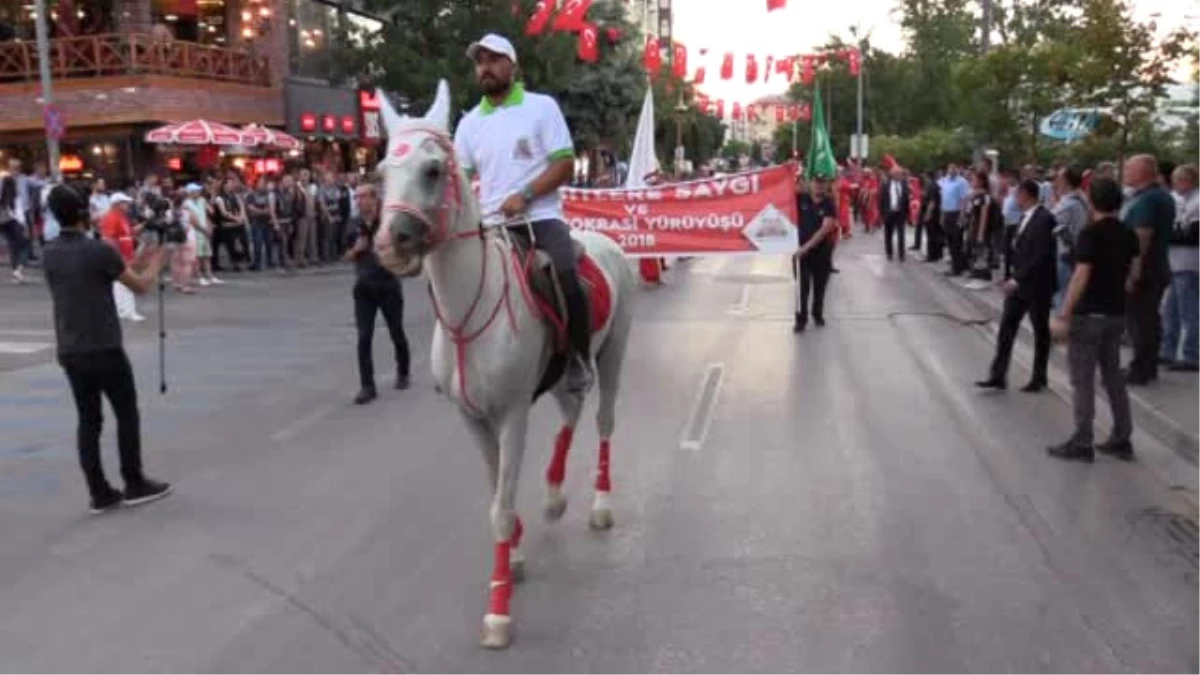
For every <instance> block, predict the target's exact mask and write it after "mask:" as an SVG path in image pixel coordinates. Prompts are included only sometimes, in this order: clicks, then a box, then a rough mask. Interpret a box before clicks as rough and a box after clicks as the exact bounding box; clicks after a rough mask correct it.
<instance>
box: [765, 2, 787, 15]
mask: <svg viewBox="0 0 1200 675" xmlns="http://www.w3.org/2000/svg"><path fill="white" fill-rule="evenodd" d="M777 9H787V0H767V11H768V12H774V11H775V10H777Z"/></svg>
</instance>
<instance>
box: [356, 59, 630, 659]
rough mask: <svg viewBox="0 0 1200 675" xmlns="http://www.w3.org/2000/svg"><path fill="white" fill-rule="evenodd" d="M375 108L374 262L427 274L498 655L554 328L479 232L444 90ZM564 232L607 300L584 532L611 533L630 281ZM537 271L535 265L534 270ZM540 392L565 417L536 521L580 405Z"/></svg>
mask: <svg viewBox="0 0 1200 675" xmlns="http://www.w3.org/2000/svg"><path fill="white" fill-rule="evenodd" d="M379 100H380V103H381V107H382V117H383V121H384V124H385V126H386V128H387V132H388V149H387V157H386V158H384V159H383V160H382V161H381V163H380V165H379V170H380V172H381V174H382V178H383V183H384V191H383V204H382V209H383V221H382V226H381V227H380V231H379V235H378V236H377V237H376V240H375V246H376V249H377V251H378V252H379V255H380V259H381V260H382V261H383V263H384V265H386V266H387V267H388V268H389V269H391V270H392V271H393V272H395V273H397V274H399V275H401V276H414V275H416V274H419V273H420V272H421V270H422V268H427V270H428V276H429V280H430V282H431V295H432V299H433V306H434V311H435V312H436V314H437V326H436V328H435V329H434V335H433V350H432V351H433V354H432V358H431V366H432V369H433V376H434V379H435V380H436V382H437V384H438V388H439V390H440V391H441V392H443V393H445V394H447V395H449V397H450V398H451V399H453V400H454V401H455V403H457V409H458V411H459V413H460V415H461V417H462V419H463V421H464V422H465V423H466V426H467V429H468V430H469V431H470V432H471V435H472V436H473V437H474V438H475V440H476V441H477V443H478V445H479V447H480V449H481V450H483V457H484V460H485V461H486V462H487V468H488V473H489V477H490V478H491V484H492V488H493V490H494V497H493V501H492V507H491V524H492V533H493V535H494V537H495V567H494V570H493V572H492V578H491V596H490V602H489V605H488V611H487V614H486V615H485V616H484V621H483V624H484V630H483V640H482V643H483V645H484V646H485V647H490V648H503V647H506V646H508V644H509V643H510V641H511V628H512V626H511V624H512V621H511V617H510V614H509V599H510V597H511V595H512V583H513V581H514V580H520V578H521V576H522V572H523V564H524V560H523V558H522V557H521V554H520V551H519V550H518V547H519V545H520V543H521V532H522V526H521V520H520V518H519V517H518V516H517V513H516V510H515V508H514V503H515V500H516V496H517V482H518V480H519V478H520V475H521V460H522V458H523V457H524V455H525V442H526V440H525V437H526V429H527V428H528V424H529V409H530V407H531V406H532V405H533V401H534V400H535V398H536V396H537V395H538V393H540V391H541V390H544V389H545V388H546V386H547V385H549V384H551V383H552V382H556V381H557V379H558V377H559V375H561V371H562V360H561V358H559V357H558V354H559V352H560V350H559V349H557V348H556V347H558V346H559V345H560V341H559V340H557V339H556V338H557V337H558V334H557V333H558V331H556V330H554V329H552V328H551V327H550V324H549V323H548V321H547V319H548V317H547V316H546V314H545V308H546V306H545V305H544V304H543V303H540V302H539V301H537V300H535V298H534V294H533V292H532V290H531V288H532V285H531V284H530V283H528V282H527V279H526V275H525V263H526V262H527V260H528V258H527V257H525V258H523V257H521V255H520V249H518V248H517V247H516V246H515V245H514V242H513V241H512V239H511V238H510V235H509V232H508V231H507V230H505V229H504V228H488V229H485V228H483V227H482V226H481V225H480V222H481V218H480V213H479V206H478V204H477V202H476V200H475V197H474V194H473V192H472V190H471V189H470V184H469V182H468V179H467V176H466V174H465V172H464V171H463V170H462V168H461V167H462V164H461V163H460V162H459V161H458V159H457V158H456V157H455V154H454V145H453V142H452V139H451V137H450V135H449V116H450V115H449V114H450V93H449V87H448V86H447V85H446V83H445V82H444V81H443V82H441V83H439V85H438V92H437V99H436V100H435V102H434V104H433V106H432V107H431V108H430V110H429V111H428V113H426V115H425V117H424V118H405V117H400V116H399V115H397V114H396V112H395V110H394V109H392V108H391V106H390V105H389V104H388V101H387V97H386V96H383V95H380V96H379ZM575 236H576V242H577V243H581V244H582V247H583V249H584V250H585V251H586V255H587V256H588V257H590V259H591V261H593V262H594V268H593V271H594V270H595V269H596V268H598V270H599V274H600V275H602V283H603V284H605V285H606V286H607V288H608V290H609V292H610V294H611V303H610V304H609V307H610V308H611V309H610V311H609V313H608V317H607V319H606V320H605V321H604V322H603V323H602V324H599V325H598V324H596V323H595V322H593V325H592V329H593V339H592V353H593V354H595V355H596V367H597V382H598V389H599V392H600V403H599V410H598V412H597V414H596V424H597V427H598V430H599V436H600V449H599V462H598V468H597V473H596V481H595V496H594V499H593V502H592V511H591V515H590V517H589V524H590V525H591V526H592V527H593V528H596V529H608V528H610V527H612V525H613V516H612V506H611V502H610V498H609V495H610V493H611V491H612V483H611V480H610V478H609V450H610V447H611V446H610V440H611V438H612V433H613V425H614V422H615V419H614V407H615V405H616V399H617V389H618V386H619V380H620V371H621V363H622V361H623V360H624V356H625V348H626V345H627V344H628V341H629V330H630V326H631V324H632V321H633V307H632V303H633V298H634V293H635V291H636V283H635V280H634V277H633V273H632V271H631V269H630V266H629V264H628V262H627V261H626V259H625V256H624V254H623V252H622V251H621V249H620V247H618V246H617V245H616V243H614V242H613V241H612V240H611V239H609V238H608V237H605V236H603V235H600V234H595V233H580V234H576V235H575ZM545 262H546V261H545V260H542V259H539V261H538V263H537V265H539V266H540V265H541V264H543V263H545ZM581 272H582V269H581ZM581 276H582V277H585V278H586V276H587V275H586V274H581ZM589 304H591V302H590V301H589ZM594 315H595V313H594V312H593V316H594ZM547 373H549V375H547ZM539 385H541V386H539ZM550 391H551V392H552V393H553V395H554V398H555V399H556V400H557V401H558V405H559V408H560V409H561V411H562V416H563V426H562V429H561V431H560V432H559V434H558V437H557V440H556V442H555V446H554V454H553V458H552V460H551V462H550V466H549V468H548V470H547V472H546V481H547V483H548V489H549V492H548V496H547V502H546V507H545V511H546V516H547V517H548V518H549V519H551V520H557V519H558V518H560V517H561V516H562V514H563V512H564V511H565V509H566V497H565V496H564V495H563V493H562V482H563V477H564V474H565V471H566V459H567V451H568V449H569V447H570V444H571V437H572V434H573V432H574V430H575V427H576V424H577V422H578V421H579V416H580V413H581V410H582V408H583V402H584V396H583V395H577V394H571V393H568V392H567V391H565V390H564V389H563V388H562V386H561V384H560V383H559V384H554V386H552V387H551V388H550Z"/></svg>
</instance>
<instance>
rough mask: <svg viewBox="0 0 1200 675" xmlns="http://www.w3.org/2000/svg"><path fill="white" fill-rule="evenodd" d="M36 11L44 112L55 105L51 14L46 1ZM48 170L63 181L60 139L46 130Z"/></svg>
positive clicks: (39, 2) (37, 2)
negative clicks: (51, 76) (52, 75)
mask: <svg viewBox="0 0 1200 675" xmlns="http://www.w3.org/2000/svg"><path fill="white" fill-rule="evenodd" d="M34 11H35V12H37V16H36V17H34V26H35V28H36V30H37V53H38V71H39V72H40V74H41V78H42V110H43V112H44V111H45V110H47V109H48V108H49V107H50V106H51V105H53V104H54V91H53V87H52V85H51V82H50V35H49V31H48V30H47V28H46V21H48V20H49V16H50V14H49V12H48V11H46V0H36V3H35V5H34ZM46 163H47V164H49V166H47V167H46V168H47V169H49V170H50V175H51V176H52V177H53V179H54V180H55V181H56V182H59V181H62V172H61V170H60V169H59V166H58V138H56V137H55V136H54V134H53V133H51V131H50V129H48V128H47V129H46Z"/></svg>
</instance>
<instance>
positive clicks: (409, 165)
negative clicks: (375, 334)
mask: <svg viewBox="0 0 1200 675" xmlns="http://www.w3.org/2000/svg"><path fill="white" fill-rule="evenodd" d="M378 98H379V102H380V112H381V116H382V118H383V123H384V126H385V127H386V129H387V134H388V147H387V155H386V156H385V157H384V158H383V160H382V161H381V162H380V163H379V173H380V176H381V177H382V179H383V203H382V205H381V209H382V214H381V224H382V227H380V228H379V233H378V235H376V238H375V248H376V250H377V252H378V253H379V257H380V260H381V261H382V262H383V264H384V265H385V266H386V267H387V268H388V269H390V270H391V271H392V272H393V273H395V274H398V275H400V276H415V275H416V274H419V273H420V271H421V267H422V265H421V263H422V260H423V259H424V257H425V256H426V255H427V254H429V252H430V251H432V250H433V249H434V248H436V247H437V246H438V245H439V244H441V243H442V242H444V241H446V240H448V239H452V238H454V237H455V236H456V235H457V233H458V232H459V231H460V230H463V229H465V228H468V227H470V228H474V227H476V225H475V224H472V223H470V222H469V221H470V220H473V219H474V218H472V217H471V216H470V213H471V212H473V211H474V207H473V206H472V202H471V194H470V190H469V186H468V185H467V184H466V180H465V176H464V175H463V172H462V170H461V168H460V167H459V165H458V162H457V161H456V160H455V157H454V142H453V140H452V139H451V137H450V130H449V126H450V88H449V86H448V85H447V84H446V82H445V81H444V80H443V81H441V82H439V83H438V90H437V98H436V99H435V100H434V102H433V106H432V107H430V109H429V111H428V112H427V113H426V114H425V116H424V117H419V118H413V117H401V116H400V115H398V114H397V113H396V111H395V110H394V109H393V108H392V106H391V104H390V103H389V102H388V100H387V97H386V96H384V95H383V93H382V92H379V96H378Z"/></svg>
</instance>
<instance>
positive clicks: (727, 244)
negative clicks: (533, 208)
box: [562, 164, 798, 258]
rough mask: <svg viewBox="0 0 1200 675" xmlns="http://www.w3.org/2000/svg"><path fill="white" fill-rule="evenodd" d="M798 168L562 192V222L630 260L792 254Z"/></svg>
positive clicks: (794, 248)
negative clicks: (603, 239)
mask: <svg viewBox="0 0 1200 675" xmlns="http://www.w3.org/2000/svg"><path fill="white" fill-rule="evenodd" d="M795 178H796V167H795V166H793V165H791V164H785V165H783V166H775V167H771V168H768V169H761V170H758V171H750V172H746V173H739V174H732V175H729V176H724V177H721V178H706V179H703V180H696V181H688V182H686V183H673V184H669V185H658V186H654V187H646V188H639V189H632V190H629V189H618V190H584V189H578V188H564V189H563V190H562V195H563V206H564V209H565V212H566V217H567V223H569V224H570V226H571V227H572V228H574V229H576V230H591V231H595V232H602V233H604V234H606V235H608V236H609V237H611V238H612V239H613V240H614V241H616V242H617V243H618V244H619V245H620V246H621V248H622V249H624V250H625V253H626V255H628V256H630V257H633V258H642V257H653V256H675V255H678V256H692V255H716V254H751V253H760V254H773V255H778V254H788V253H792V252H793V251H795V250H796V247H797V245H798V244H797V237H796V219H797V214H796V188H795Z"/></svg>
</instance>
